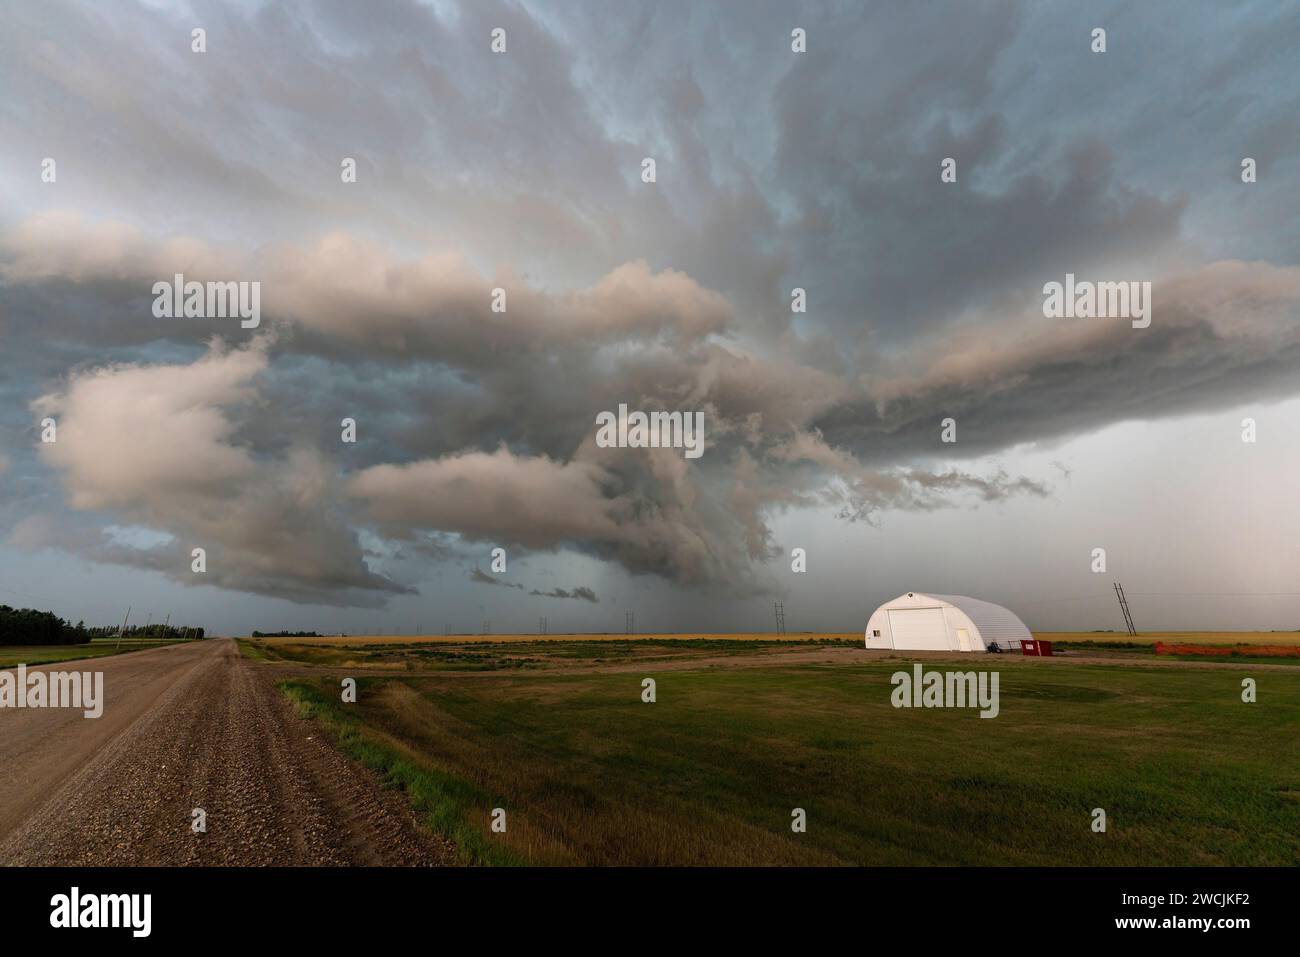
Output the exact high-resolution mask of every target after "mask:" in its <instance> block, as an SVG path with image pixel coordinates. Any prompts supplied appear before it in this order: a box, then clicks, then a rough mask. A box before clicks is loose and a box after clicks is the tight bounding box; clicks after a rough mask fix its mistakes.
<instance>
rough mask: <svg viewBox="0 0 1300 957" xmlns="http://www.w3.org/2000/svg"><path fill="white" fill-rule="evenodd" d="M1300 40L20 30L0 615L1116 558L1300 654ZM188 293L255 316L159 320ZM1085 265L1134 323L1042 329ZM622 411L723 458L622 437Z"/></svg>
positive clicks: (306, 9)
mask: <svg viewBox="0 0 1300 957" xmlns="http://www.w3.org/2000/svg"><path fill="white" fill-rule="evenodd" d="M1085 6H1086V7H1087V8H1088V9H1086V10H1085V9H1083V8H1084V7H1085ZM1098 27H1100V28H1104V29H1105V30H1106V50H1105V52H1104V53H1098V52H1093V49H1092V47H1093V46H1094V42H1095V41H1094V39H1093V30H1094V29H1095V28H1098ZM196 28H202V29H203V30H204V31H205V41H206V52H201V53H200V52H195V51H194V50H193V43H194V41H193V36H192V31H194V30H195V29H196ZM496 28H501V29H503V30H504V31H505V33H504V36H505V51H504V52H494V51H493V49H492V34H493V31H494V29H496ZM796 28H799V29H802V30H804V31H806V52H796V51H794V50H792V31H793V30H795V29H796ZM1297 46H1300V7H1297V6H1296V5H1295V4H1292V3H1286V2H1277V3H1263V2H1259V3H1240V4H1233V5H1228V4H1223V3H1217V2H1206V3H1190V2H1168V3H1160V2H1153V3H1144V4H1141V5H1138V6H1137V7H1136V8H1134V7H1131V6H1129V5H1127V4H1113V5H1111V4H1088V5H1081V4H1074V3H1039V2H1035V3H1023V4H1021V3H1014V2H988V3H965V2H953V3H946V4H945V3H933V4H930V3H927V4H909V5H906V6H904V5H896V4H830V3H827V4H818V3H799V4H793V3H788V2H770V3H767V2H747V3H743V4H739V3H707V2H680V3H674V2H667V0H647V2H645V3H637V2H631V0H601V2H595V0H592V2H574V0H566V2H562V3H561V2H552V3H507V2H495V0H473V2H465V3H455V2H451V0H437V2H424V3H420V2H411V0H385V2H383V3H376V4H359V3H355V2H346V0H337V2H316V3H310V2H300V3H294V2H287V3H265V4H262V3H204V2H195V3H188V4H176V3H160V2H148V3H133V2H129V0H122V2H115V3H112V4H100V3H90V2H87V3H67V2H61V0H40V2H36V0H17V2H11V3H7V4H5V5H4V8H3V11H2V12H0V90H3V91H4V95H3V97H0V349H2V352H0V356H2V359H0V602H5V603H9V604H17V605H34V606H36V607H41V608H47V607H48V608H52V609H53V610H55V611H57V612H59V613H60V614H63V615H65V616H68V617H71V618H73V619H74V620H75V619H78V618H84V619H86V620H87V621H88V622H91V623H99V624H103V623H109V622H111V621H114V620H117V619H120V617H121V615H122V613H123V612H124V611H125V606H126V605H127V604H128V603H130V604H132V605H133V606H134V608H135V609H136V611H134V612H133V620H142V619H143V617H144V616H145V615H148V614H152V615H153V616H154V618H155V619H159V618H161V617H162V616H164V615H166V614H169V613H170V614H171V616H172V620H173V621H183V622H189V623H195V624H203V625H206V626H207V627H209V628H210V629H212V630H214V631H218V632H226V633H239V632H247V631H248V630H251V629H254V628H258V629H262V630H272V629H280V628H295V629H296V628H304V629H317V630H322V631H340V630H341V631H348V632H354V633H355V632H358V631H377V630H383V631H408V632H409V631H411V630H412V629H414V628H416V627H419V628H420V629H421V630H422V631H426V632H437V631H441V630H443V628H444V627H450V628H451V629H452V630H456V631H461V630H472V631H478V630H480V629H481V627H482V626H483V622H485V621H490V622H491V627H492V630H493V631H496V632H498V633H500V632H506V631H514V630H532V629H533V628H535V627H536V626H537V621H538V618H539V617H541V616H546V617H547V618H548V620H549V627H550V630H551V631H553V632H559V631H581V630H589V629H590V630H597V631H605V630H611V631H621V630H622V629H623V625H624V613H625V612H626V611H629V610H630V611H633V612H634V613H635V614H636V625H637V628H638V630H641V631H648V630H723V631H731V630H750V629H755V628H767V627H769V626H770V622H771V611H772V602H773V601H783V602H784V603H785V608H786V618H787V625H788V627H789V629H790V630H792V631H794V630H858V629H861V628H862V627H864V625H865V622H866V619H867V617H868V615H869V614H870V612H871V611H872V609H873V608H874V607H875V606H876V605H877V604H879V603H880V602H881V601H884V600H886V599H888V598H890V597H893V596H894V595H896V594H898V593H900V592H903V591H908V590H917V591H936V592H942V593H958V594H969V595H975V596H979V597H983V598H987V599H989V600H993V601H997V602H1000V603H1003V604H1006V605H1008V606H1009V607H1011V608H1012V609H1013V610H1015V611H1017V612H1019V613H1020V614H1021V616H1022V617H1023V618H1024V619H1025V621H1026V622H1027V623H1028V624H1029V625H1030V626H1031V627H1033V628H1036V629H1047V630H1055V629H1084V630H1090V629H1102V628H1118V629H1122V627H1123V623H1122V620H1121V619H1120V616H1119V612H1118V609H1117V607H1116V605H1115V602H1114V597H1113V593H1112V592H1111V582H1112V581H1115V580H1118V581H1122V582H1123V583H1124V585H1125V588H1126V589H1127V591H1128V593H1129V596H1130V600H1131V604H1132V605H1133V610H1134V614H1135V617H1136V618H1137V622H1138V625H1139V627H1140V628H1144V629H1147V630H1158V629H1253V628H1263V629H1269V628H1288V629H1294V628H1300V575H1297V572H1300V505H1298V504H1297V502H1298V495H1297V489H1298V486H1297V481H1298V478H1297V477H1298V476H1300V433H1298V431H1297V424H1298V421H1300V261H1298V258H1300V87H1297V84H1296V82H1295V80H1296V75H1297V74H1296V67H1295V63H1296V62H1297V58H1298V57H1300V50H1297ZM1247 157H1249V158H1251V159H1253V160H1254V167H1255V172H1256V180H1257V181H1255V182H1253V183H1245V182H1243V181H1242V161H1243V159H1244V158H1247ZM345 158H350V159H352V160H355V166H356V181H355V182H345V181H344V176H343V175H342V174H341V171H342V165H343V163H344V160H345ZM646 158H652V159H653V160H654V161H655V173H656V176H655V181H654V182H645V181H644V179H643V175H642V173H643V160H645V159H646ZM945 158H952V159H954V160H955V161H956V167H955V168H956V181H955V182H944V181H943V180H942V179H941V175H940V173H941V164H942V162H943V161H944V160H945ZM47 159H52V160H54V167H53V168H54V171H55V178H54V181H53V182H47V181H44V179H48V178H49V176H48V173H47V171H48V169H49V164H48V163H46V162H45V161H46V160H47ZM43 173H46V174H47V175H46V176H45V177H44V179H43ZM176 273H182V274H183V275H184V276H185V278H186V279H187V280H193V281H199V282H207V281H238V282H258V283H260V284H261V286H260V289H261V323H260V325H259V326H258V327H257V328H253V329H245V328H241V325H240V322H239V320H238V319H230V318H190V319H183V318H182V319H166V318H157V317H155V315H154V312H153V305H154V295H153V291H152V290H153V286H154V283H156V282H159V281H165V282H169V281H170V280H171V279H172V277H173V275H174V274H176ZM1067 273H1072V274H1075V275H1076V276H1077V277H1078V278H1079V279H1080V280H1091V281H1114V282H1130V281H1136V282H1150V283H1151V288H1152V290H1153V292H1152V312H1151V323H1150V325H1149V326H1148V327H1147V328H1136V327H1135V326H1134V324H1133V323H1132V322H1130V321H1129V319H1127V318H1114V317H1111V318H1045V317H1044V314H1043V301H1044V295H1043V287H1044V284H1045V283H1049V282H1054V281H1055V282H1063V281H1064V279H1065V276H1066V274H1067ZM796 287H798V288H801V289H804V290H806V302H807V310H806V312H801V313H800V312H795V311H793V310H792V308H791V296H792V290H794V289H795V288H796ZM494 288H501V289H504V290H505V291H506V296H507V299H506V301H507V307H506V310H505V311H504V312H494V311H493V309H492V290H493V289H494ZM620 403H626V404H627V405H628V406H629V407H630V408H632V409H644V410H682V411H689V412H694V411H700V412H702V413H703V415H704V421H705V446H706V447H705V451H704V453H703V455H702V456H701V457H699V458H688V457H686V456H685V455H684V454H683V450H681V449H672V448H658V449H638V448H604V447H600V446H599V445H598V444H597V442H596V424H595V423H596V416H597V415H598V414H599V413H600V412H602V411H611V410H616V409H617V408H618V406H619V404H620ZM46 418H52V419H53V420H54V421H55V423H56V424H57V438H56V441H54V442H43V441H42V427H41V422H42V420H43V419H46ZM345 418H351V419H354V420H355V422H356V424H357V425H356V433H357V441H356V442H355V443H347V442H344V441H342V434H341V433H342V429H341V426H340V423H341V421H342V420H343V419H345ZM947 418H951V419H953V420H954V421H955V430H956V441H955V442H951V443H947V442H943V441H942V440H941V430H942V427H943V426H942V423H943V420H945V419H947ZM1244 419H1251V420H1253V422H1254V429H1255V441H1253V442H1246V441H1243V420H1244ZM196 547H201V548H203V549H204V550H205V552H206V561H207V567H206V571H205V572H203V573H201V574H198V573H195V572H194V571H192V568H191V554H192V550H193V549H194V548H196ZM497 547H500V548H503V549H505V552H506V556H507V569H506V571H505V572H504V573H496V572H493V571H492V568H491V552H492V550H493V549H494V548H497ZM794 548H803V549H805V550H806V553H807V571H806V572H804V573H796V572H794V571H792V569H791V550H792V549H794ZM1096 548H1104V549H1105V550H1106V562H1107V569H1106V571H1105V572H1104V573H1097V572H1095V571H1094V570H1093V563H1094V558H1093V550H1094V549H1096Z"/></svg>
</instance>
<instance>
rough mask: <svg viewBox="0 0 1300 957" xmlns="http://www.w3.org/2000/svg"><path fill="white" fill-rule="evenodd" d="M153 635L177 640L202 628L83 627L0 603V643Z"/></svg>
mask: <svg viewBox="0 0 1300 957" xmlns="http://www.w3.org/2000/svg"><path fill="white" fill-rule="evenodd" d="M119 634H120V635H121V637H123V638H155V639H172V640H180V639H183V638H202V637H204V630H203V629H202V628H195V627H185V626H181V625H155V624H149V625H132V626H130V627H128V628H126V629H125V630H123V629H122V628H120V627H119V626H117V625H97V626H94V627H91V628H87V627H86V623H85V622H84V621H79V622H77V623H76V624H75V625H74V624H72V623H71V622H68V621H64V620H63V619H62V618H60V617H59V616H58V615H56V614H54V612H52V611H38V610H37V609H35V608H11V607H10V606H8V605H0V645H84V644H86V643H87V642H89V641H90V640H91V639H92V638H116V637H118V635H119Z"/></svg>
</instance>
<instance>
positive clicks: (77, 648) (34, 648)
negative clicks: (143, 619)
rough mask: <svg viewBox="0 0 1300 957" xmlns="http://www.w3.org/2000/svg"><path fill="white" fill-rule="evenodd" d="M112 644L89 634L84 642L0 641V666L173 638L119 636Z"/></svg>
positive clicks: (102, 653) (99, 653)
mask: <svg viewBox="0 0 1300 957" xmlns="http://www.w3.org/2000/svg"><path fill="white" fill-rule="evenodd" d="M116 644H117V643H116V642H115V641H114V640H113V639H112V638H93V639H91V641H90V642H89V643H88V644H84V645H0V668H13V667H15V666H16V665H48V664H53V663H55V662H59V661H76V660H78V659H81V658H103V657H106V656H108V655H114V654H125V653H126V652H128V651H144V650H146V649H148V648H161V647H162V646H163V645H174V644H176V642H175V641H169V640H163V639H161V638H157V639H155V638H123V639H122V643H121V647H120V648H116V647H115V646H116Z"/></svg>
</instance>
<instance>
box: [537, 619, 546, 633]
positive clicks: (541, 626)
mask: <svg viewBox="0 0 1300 957" xmlns="http://www.w3.org/2000/svg"><path fill="white" fill-rule="evenodd" d="M537 633H538V634H539V635H544V634H546V617H545V616H542V617H541V618H538V619H537Z"/></svg>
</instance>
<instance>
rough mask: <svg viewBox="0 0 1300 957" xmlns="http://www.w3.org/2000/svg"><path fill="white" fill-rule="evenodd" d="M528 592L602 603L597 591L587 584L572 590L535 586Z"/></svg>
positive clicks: (541, 595) (543, 596)
mask: <svg viewBox="0 0 1300 957" xmlns="http://www.w3.org/2000/svg"><path fill="white" fill-rule="evenodd" d="M528 594H530V595H537V596H538V597H540V598H576V599H578V600H579V601H589V602H591V603H592V604H593V605H597V604H600V599H599V598H597V597H596V593H595V592H594V591H592V590H591V589H590V588H588V587H587V586H586V585H579V586H578V587H577V588H574V589H573V590H572V591H570V590H568V589H564V588H553V589H551V590H550V591H538V590H537V589H536V588H534V589H533V590H532V591H530V592H529V593H528Z"/></svg>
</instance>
